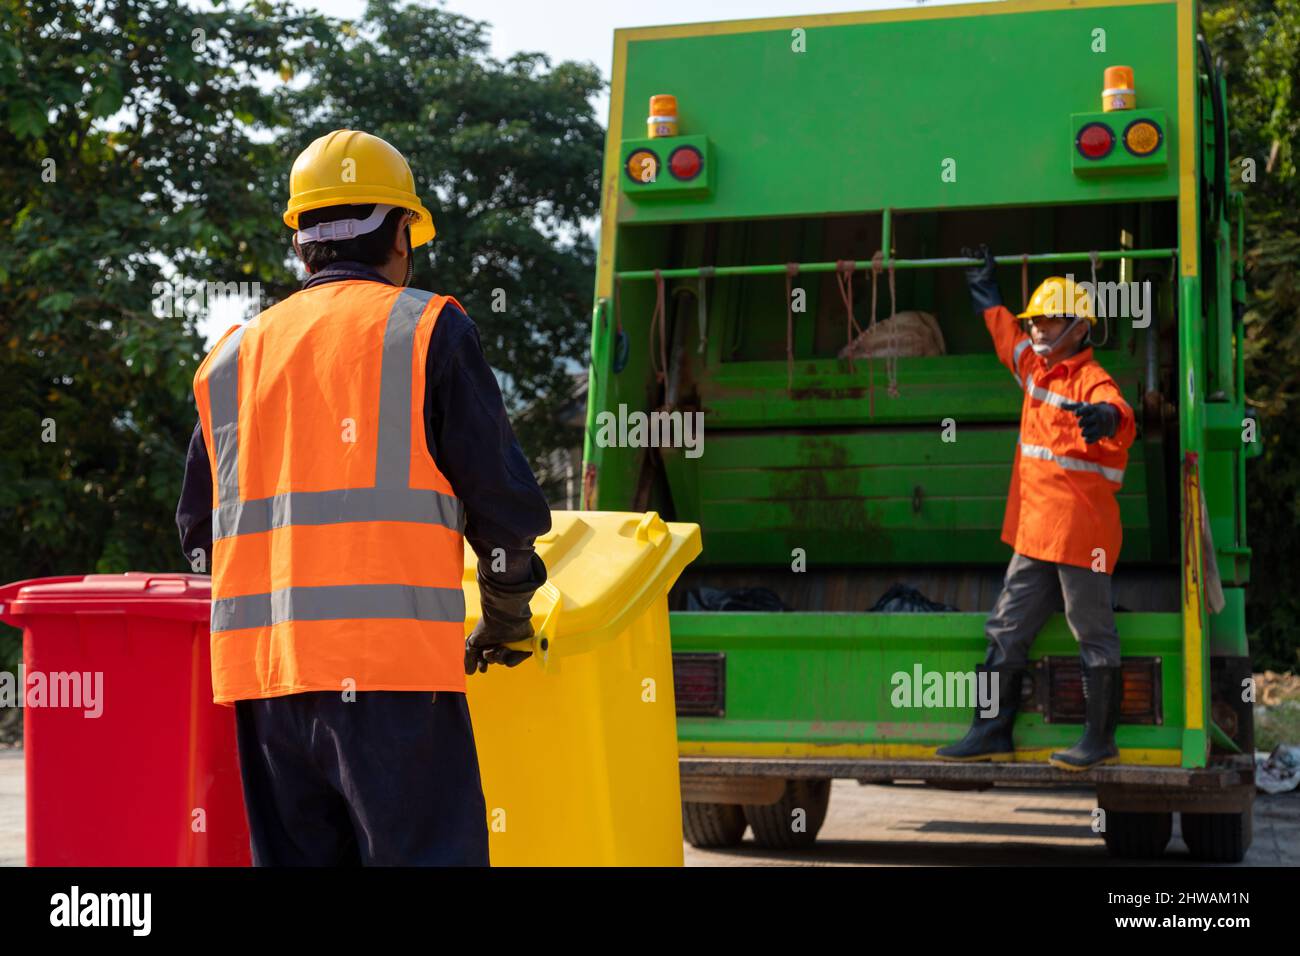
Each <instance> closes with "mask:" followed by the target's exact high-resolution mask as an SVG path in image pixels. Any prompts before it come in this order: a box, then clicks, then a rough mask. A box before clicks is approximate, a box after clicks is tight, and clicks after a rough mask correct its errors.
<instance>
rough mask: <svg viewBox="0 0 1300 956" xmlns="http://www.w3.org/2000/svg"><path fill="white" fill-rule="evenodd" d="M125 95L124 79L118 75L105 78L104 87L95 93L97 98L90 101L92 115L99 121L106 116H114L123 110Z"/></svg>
mask: <svg viewBox="0 0 1300 956" xmlns="http://www.w3.org/2000/svg"><path fill="white" fill-rule="evenodd" d="M124 98H125V94H124V93H123V92H122V79H121V77H120V76H119V75H118V74H117V73H116V72H113V73H109V74H108V76H106V77H104V85H103V86H101V87H100V88H99V90H98V91H97V92H96V93H95V98H94V99H93V100H91V101H90V115H91V116H92V117H93V118H95V119H99V118H100V117H104V116H112V115H113V114H114V113H116V112H117V111H118V110H120V109H121V108H122V100H123V99H124Z"/></svg>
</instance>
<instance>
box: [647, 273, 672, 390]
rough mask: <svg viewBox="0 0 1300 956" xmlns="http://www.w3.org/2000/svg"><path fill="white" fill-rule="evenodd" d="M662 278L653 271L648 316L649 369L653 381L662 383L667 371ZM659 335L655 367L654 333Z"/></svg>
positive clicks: (660, 274)
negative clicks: (651, 307) (652, 303)
mask: <svg viewBox="0 0 1300 956" xmlns="http://www.w3.org/2000/svg"><path fill="white" fill-rule="evenodd" d="M665 311H666V310H665V307H664V277H663V275H662V273H660V271H659V270H658V269H656V270H655V310H654V313H653V314H652V315H651V316H650V367H651V369H653V370H654V373H655V381H656V382H659V383H660V384H662V383H663V381H664V377H665V373H666V372H667V369H668V346H667V344H666V343H665V341H664V312H665ZM656 330H657V331H658V334H659V349H658V355H659V363H658V366H657V367H656V365H655V351H656V350H655V332H656Z"/></svg>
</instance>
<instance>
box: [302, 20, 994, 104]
mask: <svg viewBox="0 0 1300 956" xmlns="http://www.w3.org/2000/svg"><path fill="white" fill-rule="evenodd" d="M298 2H299V3H300V4H301V5H302V6H304V7H307V8H311V9H315V10H318V11H320V12H321V13H325V14H328V15H330V16H335V17H346V18H349V19H354V18H356V17H358V16H360V15H361V13H362V12H363V11H364V10H365V7H366V4H365V0H298ZM957 2H975V0H926V2H925V3H924V4H923V3H919V2H917V0H709V2H708V3H700V2H699V0H655V2H654V3H646V2H645V0H546V2H538V0H448V2H446V3H443V4H442V6H445V7H446V9H448V10H450V11H452V12H453V13H459V14H461V15H462V16H467V17H470V18H471V19H474V20H482V21H485V22H487V23H488V24H490V25H491V31H490V35H491V39H492V55H493V56H494V57H496V58H497V59H504V58H506V57H508V56H511V55H513V54H515V53H520V52H529V53H534V52H541V53H545V54H547V55H548V56H550V58H551V62H553V63H558V62H559V61H561V60H590V61H591V62H593V63H595V64H596V65H597V66H598V67H600V72H601V74H602V75H603V76H604V77H605V80H606V81H608V80H609V71H610V64H611V61H612V58H613V54H614V30H615V29H616V28H618V27H648V26H660V25H663V24H668V23H699V22H702V21H709V20H757V19H762V18H764V17H784V16H797V15H799V14H801V13H808V14H814V13H846V12H851V11H854V10H888V9H892V8H897V7H914V6H921V5H928V6H942V5H946V4H948V3H957ZM597 106H598V109H599V112H598V114H597V115H599V117H600V119H601V122H602V123H604V121H605V120H606V119H607V117H608V114H609V108H608V106H609V99H608V97H607V96H603V97H601V99H600V100H599V102H598V103H597Z"/></svg>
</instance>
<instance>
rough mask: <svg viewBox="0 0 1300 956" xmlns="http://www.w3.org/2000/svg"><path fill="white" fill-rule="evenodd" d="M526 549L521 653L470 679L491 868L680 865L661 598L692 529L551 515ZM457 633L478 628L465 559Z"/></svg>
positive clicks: (685, 556)
mask: <svg viewBox="0 0 1300 956" xmlns="http://www.w3.org/2000/svg"><path fill="white" fill-rule="evenodd" d="M551 520H552V528H551V531H550V533H549V534H547V535H545V536H544V537H541V538H538V539H537V553H538V554H540V555H541V557H542V559H543V560H544V561H545V562H546V567H547V571H548V580H547V583H546V584H545V585H543V586H542V588H541V589H540V590H539V591H538V592H537V594H536V596H535V597H534V598H533V601H532V611H533V629H534V631H535V632H536V633H535V635H534V637H533V639H532V641H531V642H528V643H524V644H519V645H514V646H517V647H519V648H520V649H525V650H531V651H532V652H533V656H532V657H530V658H528V659H527V660H525V661H524V662H523V663H521V664H519V665H518V666H516V667H513V668H506V667H502V666H499V665H493V666H492V667H490V668H488V671H487V673H485V674H475V675H473V676H471V677H470V678H469V679H468V685H469V688H468V697H469V708H470V715H471V717H472V718H473V721H474V740H475V743H476V745H477V747H478V759H479V768H480V772H481V774H482V777H483V795H484V797H485V798H486V801H487V812H488V821H487V822H488V833H489V835H490V842H489V846H490V851H491V861H492V865H493V866H680V865H681V864H682V811H681V789H680V787H679V785H678V777H677V718H676V706H675V704H674V701H673V662H672V649H671V647H670V645H669V636H668V589H669V588H670V587H672V584H673V582H674V581H676V580H677V576H678V575H679V574H681V572H682V569H683V568H684V567H685V566H686V565H687V564H689V563H690V562H691V561H692V560H694V558H695V556H696V555H698V554H699V553H700V529H699V526H698V525H694V524H676V523H666V522H665V521H663V519H661V518H660V517H659V515H657V514H655V513H654V512H649V513H647V514H627V513H622V512H598V511H557V512H554V513H553V514H552V519H551ZM466 554H467V560H466V565H465V605H466V620H465V627H466V633H467V634H468V633H469V631H470V630H471V629H473V627H474V625H475V624H476V623H477V622H478V618H479V614H480V613H481V612H480V609H479V595H478V585H477V583H476V579H475V567H476V561H475V558H474V555H473V553H472V552H468V551H467V552H466Z"/></svg>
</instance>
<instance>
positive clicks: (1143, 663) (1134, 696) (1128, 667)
mask: <svg viewBox="0 0 1300 956" xmlns="http://www.w3.org/2000/svg"><path fill="white" fill-rule="evenodd" d="M1123 672H1124V696H1123V698H1122V699H1121V701H1120V710H1119V721H1120V723H1121V724H1160V723H1163V722H1164V715H1163V713H1162V706H1161V679H1160V658H1158V657H1133V658H1126V659H1125V660H1124V662H1123ZM1035 685H1036V686H1038V687H1041V688H1042V689H1043V690H1042V693H1044V694H1045V695H1046V700H1041V701H1040V702H1041V704H1042V708H1043V722H1044V723H1049V724H1081V723H1083V719H1084V714H1085V705H1084V697H1083V669H1082V667H1081V665H1080V664H1079V659H1078V658H1077V657H1048V658H1044V659H1043V660H1042V661H1040V662H1039V664H1038V674H1037V679H1036V680H1035Z"/></svg>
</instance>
